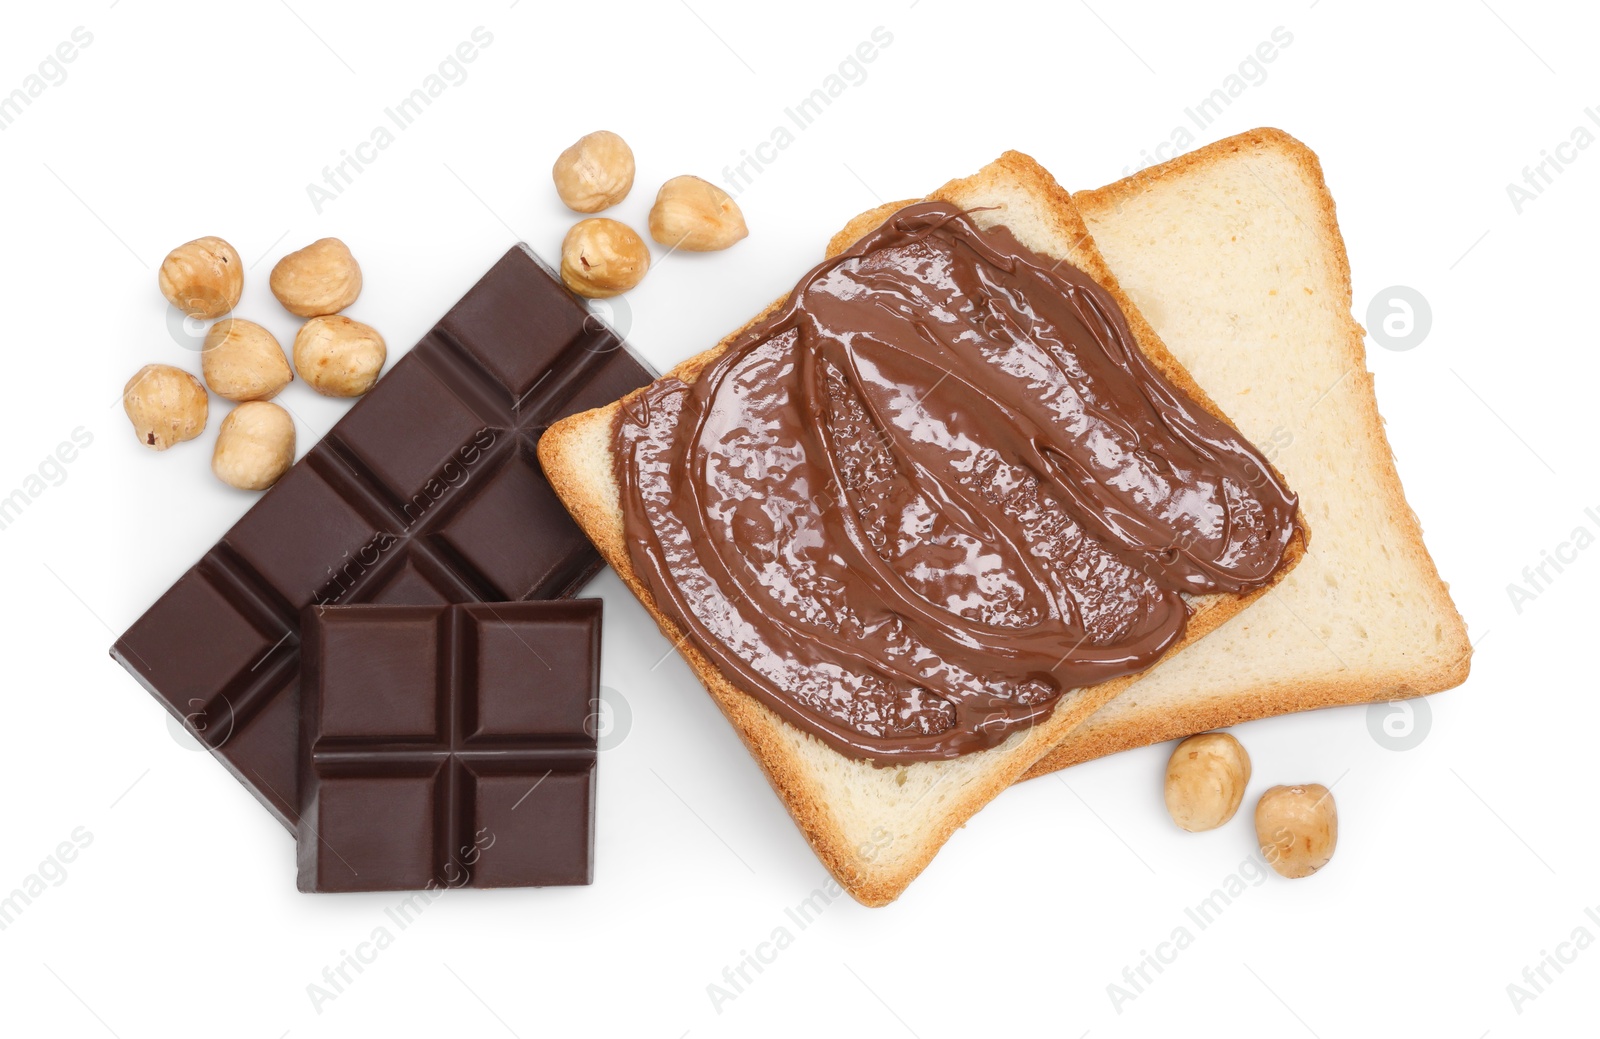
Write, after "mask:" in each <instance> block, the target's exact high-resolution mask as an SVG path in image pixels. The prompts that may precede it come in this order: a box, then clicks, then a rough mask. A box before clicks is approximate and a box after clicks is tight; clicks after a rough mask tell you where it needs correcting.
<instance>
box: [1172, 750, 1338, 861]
mask: <svg viewBox="0 0 1600 1039" xmlns="http://www.w3.org/2000/svg"><path fill="white" fill-rule="evenodd" d="M1249 782H1250V755H1248V754H1246V753H1245V750H1244V747H1242V746H1240V745H1239V741H1238V740H1236V739H1234V738H1233V737H1232V736H1230V735H1228V734H1227V733H1225V732H1203V733H1201V734H1200V735H1198V736H1190V737H1189V738H1188V739H1186V740H1184V741H1183V742H1182V743H1180V744H1178V746H1177V749H1176V750H1174V751H1173V752H1172V757H1171V758H1170V759H1169V760H1168V761H1167V785H1166V799H1167V812H1168V813H1169V814H1170V815H1171V816H1172V821H1173V822H1175V823H1177V824H1178V825H1179V826H1180V827H1182V828H1183V829H1185V830H1188V831H1190V832H1191V833H1198V832H1200V831H1203V830H1214V829H1216V828H1217V827H1219V826H1221V825H1222V824H1223V823H1225V822H1227V821H1228V820H1229V819H1232V818H1233V814H1234V813H1235V812H1237V811H1238V810H1239V803H1240V802H1241V801H1243V800H1244V790H1245V787H1246V786H1247V785H1248V784H1249ZM1256 841H1257V843H1258V844H1259V845H1260V847H1261V856H1262V858H1264V859H1266V861H1267V864H1268V865H1269V866H1271V867H1272V868H1273V869H1275V870H1277V871H1278V872H1279V873H1280V874H1282V875H1283V876H1285V877H1289V878H1291V879H1298V878H1300V877H1309V876H1310V875H1311V874H1313V873H1315V872H1316V871H1317V870H1319V869H1321V868H1322V867H1323V866H1326V865H1327V864H1328V860H1329V859H1331V858H1333V849H1334V845H1335V844H1337V843H1338V841H1339V813H1338V811H1337V810H1336V809H1335V807H1334V804H1333V794H1332V793H1331V792H1330V791H1329V790H1328V788H1327V787H1325V786H1323V785H1322V784H1321V783H1302V784H1296V785H1294V786H1275V787H1273V788H1272V789H1270V790H1268V791H1267V792H1266V793H1264V794H1262V795H1261V800H1260V801H1258V802H1257V803H1256Z"/></svg>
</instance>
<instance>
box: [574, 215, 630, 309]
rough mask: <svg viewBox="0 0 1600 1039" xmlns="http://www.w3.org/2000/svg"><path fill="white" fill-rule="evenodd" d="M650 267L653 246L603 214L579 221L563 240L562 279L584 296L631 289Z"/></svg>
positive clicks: (597, 297)
mask: <svg viewBox="0 0 1600 1039" xmlns="http://www.w3.org/2000/svg"><path fill="white" fill-rule="evenodd" d="M649 270H650V247H649V246H648V245H645V244H644V239H643V238H640V237H639V233H638V232H637V231H635V230H634V229H633V228H631V227H629V226H628V225H627V224H622V223H618V222H617V221H615V220H608V219H607V218H605V217H603V216H596V217H590V218H589V219H588V220H579V221H578V222H577V223H576V224H573V225H572V230H570V231H568V232H567V237H566V239H565V240H564V241H563V242H562V243H561V280H562V281H564V282H566V283H567V288H569V289H571V290H572V291H573V292H576V293H577V294H578V295H580V296H588V297H589V298H591V299H605V298H606V297H607V296H615V295H617V294H618V293H622V292H627V291H628V290H629V289H631V288H633V287H634V286H635V285H637V284H639V282H641V281H642V280H644V276H645V274H646V273H647V272H648V271H649Z"/></svg>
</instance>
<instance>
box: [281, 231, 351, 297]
mask: <svg viewBox="0 0 1600 1039" xmlns="http://www.w3.org/2000/svg"><path fill="white" fill-rule="evenodd" d="M267 283H268V284H269V285H270V286H271V287H272V294H273V295H274V296H277V297H278V302H279V303H282V304H283V309H285V310H287V311H288V312H289V313H291V314H294V315H297V316H299V317H321V316H323V315H324V314H337V313H338V312H339V311H341V310H343V309H344V308H345V307H348V306H349V305H350V304H352V303H354V302H355V301H356V297H357V296H359V295H361V265H360V264H358V263H356V258H355V257H354V256H351V255H350V250H349V248H348V247H347V246H346V245H345V244H344V243H343V242H341V241H339V239H337V238H319V239H317V240H316V241H314V242H312V243H311V244H310V245H308V246H306V247H305V248H304V249H301V250H299V251H298V252H292V253H290V254H289V255H288V256H285V257H284V258H283V259H281V260H279V261H278V263H277V266H275V267H273V268H272V275H271V276H270V277H269V278H268V279H267Z"/></svg>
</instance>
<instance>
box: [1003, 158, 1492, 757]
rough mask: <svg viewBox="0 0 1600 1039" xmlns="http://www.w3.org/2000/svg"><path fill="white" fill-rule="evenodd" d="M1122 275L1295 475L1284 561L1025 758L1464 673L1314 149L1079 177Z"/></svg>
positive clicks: (1172, 342)
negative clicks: (1196, 637) (1292, 561)
mask: <svg viewBox="0 0 1600 1039" xmlns="http://www.w3.org/2000/svg"><path fill="white" fill-rule="evenodd" d="M1073 202H1074V203H1075V204H1076V205H1077V208H1078V211H1079V213H1081V214H1082V216H1083V219H1084V221H1085V223H1086V224H1087V225H1088V228H1089V232H1090V233H1091V234H1092V235H1094V239H1095V242H1096V244H1097V245H1098V246H1099V248H1100V251H1101V254H1102V255H1103V256H1104V257H1105V258H1106V262H1107V263H1108V264H1110V266H1111V269H1112V270H1113V271H1114V272H1115V273H1116V275H1117V279H1118V281H1119V282H1120V283H1121V285H1122V287H1123V290H1124V291H1126V292H1127V294H1128V295H1129V296H1130V297H1131V298H1132V299H1133V301H1134V303H1135V304H1136V305H1137V306H1138V308H1139V311H1140V313H1142V314H1143V315H1144V316H1145V318H1146V319H1147V320H1149V322H1150V323H1151V324H1152V325H1153V326H1154V327H1155V330H1156V332H1157V333H1158V334H1159V335H1160V336H1161V339H1162V342H1164V343H1165V344H1166V345H1167V347H1168V349H1170V350H1171V351H1172V353H1173V354H1174V356H1176V357H1177V358H1178V360H1179V361H1181V362H1182V363H1183V365H1184V366H1185V367H1186V368H1188V369H1189V371H1190V372H1191V373H1193V375H1194V377H1195V379H1197V380H1198V381H1199V382H1200V383H1201V384H1202V385H1203V386H1205V388H1206V391H1207V392H1208V393H1210V394H1211V397H1212V399H1213V400H1215V401H1217V402H1218V403H1219V404H1220V405H1221V406H1222V408H1223V410H1225V411H1226V412H1227V414H1228V417H1229V419H1231V420H1232V421H1233V423H1234V424H1235V426H1236V427H1237V428H1238V429H1239V431H1240V432H1242V433H1244V434H1245V435H1246V436H1247V437H1249V438H1250V439H1251V440H1252V441H1253V442H1254V443H1256V444H1257V445H1258V446H1260V447H1262V448H1263V449H1264V450H1266V451H1267V452H1268V453H1269V457H1270V458H1271V459H1272V462H1273V464H1274V465H1275V466H1277V467H1278V469H1279V470H1281V471H1282V473H1283V474H1284V476H1285V477H1286V478H1287V479H1288V480H1289V483H1290V485H1291V486H1292V487H1294V489H1295V491H1296V493H1298V494H1299V495H1300V504H1301V508H1302V509H1303V510H1304V511H1305V512H1306V514H1307V515H1309V516H1311V517H1312V520H1313V523H1314V524H1315V527H1316V537H1315V538H1313V539H1312V540H1311V543H1310V545H1309V546H1308V547H1307V550H1306V555H1305V557H1304V558H1303V559H1302V560H1301V561H1300V565H1299V566H1298V567H1296V568H1295V571H1294V572H1293V573H1292V574H1289V575H1288V576H1287V577H1285V578H1284V580H1283V582H1282V583H1281V584H1279V585H1278V586H1277V587H1275V588H1274V589H1273V590H1272V592H1271V593H1270V594H1268V595H1267V596H1265V597H1263V598H1262V600H1261V601H1260V602H1259V603H1257V604H1256V605H1254V606H1252V607H1251V608H1250V609H1248V610H1245V611H1243V612H1241V613H1240V614H1239V615H1238V616H1236V617H1234V618H1232V619H1231V620H1229V621H1228V622H1227V623H1226V624H1224V625H1223V626H1222V627H1221V628H1219V629H1218V630H1217V631H1215V632H1213V633H1212V634H1211V635H1209V636H1208V637H1207V638H1206V639H1205V640H1204V641H1202V642H1199V643H1197V644H1195V645H1193V646H1189V647H1187V648H1185V649H1184V650H1182V651H1181V652H1179V653H1174V654H1172V655H1171V656H1169V657H1168V658H1167V659H1165V660H1163V661H1162V662H1161V664H1160V666H1158V667H1155V668H1152V669H1151V670H1150V671H1148V672H1146V673H1145V674H1143V675H1142V676H1140V678H1139V679H1138V681H1136V682H1134V683H1133V684H1132V685H1131V687H1129V688H1128V689H1127V690H1126V691H1125V692H1123V693H1122V694H1120V695H1119V696H1117V698H1116V699H1114V700H1112V701H1111V702H1110V703H1108V704H1107V705H1106V706H1104V707H1102V708H1101V709H1100V710H1099V711H1097V712H1095V714H1094V715H1093V716H1092V717H1090V719H1089V720H1088V721H1087V722H1086V723H1084V724H1083V725H1081V726H1079V727H1078V728H1076V729H1074V730H1073V731H1072V732H1071V733H1070V734H1069V735H1068V736H1067V737H1066V738H1065V739H1064V740H1062V742H1061V743H1059V744H1058V745H1057V746H1056V748H1055V749H1054V750H1052V751H1051V752H1050V753H1049V754H1048V755H1046V756H1045V757H1044V758H1043V759H1042V760H1041V761H1040V762H1039V763H1038V764H1036V765H1035V766H1034V767H1033V768H1032V769H1031V770H1030V771H1029V772H1028V775H1029V776H1030V777H1031V776H1037V775H1042V774H1044V773H1046V772H1050V771H1054V770H1055V769H1059V768H1065V767H1066V766H1068V765H1073V764H1077V763H1078V762H1080V761H1087V760H1090V759H1092V758H1097V757H1100V756H1102V755H1105V754H1111V753H1114V752H1116V751H1119V750H1126V749H1129V748H1132V747H1142V746H1145V745H1146V744H1150V743H1156V742H1160V741H1162V740H1170V739H1177V738H1180V737H1184V736H1188V735H1191V734H1193V733H1196V732H1204V731H1206V730H1208V729H1214V728H1220V727H1223V726H1227V725H1234V724H1237V723H1239V722H1244V721H1249V720H1251V719H1254V718H1264V717H1268V716H1271V715H1276V714H1286V713H1288V712H1290V711H1303V710H1307V709H1310V708H1315V707H1330V706H1337V705H1340V704H1357V703H1369V702H1375V701H1384V700H1400V699H1405V698H1407V697H1413V696H1421V695H1423V694H1426V693H1433V692H1438V691H1439V690H1443V689H1449V688H1451V687H1453V686H1457V685H1460V684H1461V683H1462V682H1463V681H1465V680H1466V677H1467V671H1468V669H1469V667H1470V663H1471V660H1470V658H1471V655H1472V649H1471V646H1470V645H1469V643H1468V641H1467V630H1466V625H1465V624H1464V623H1463V621H1462V619H1461V616H1460V614H1459V613H1457V611H1456V608H1455V605H1454V604H1453V603H1452V602H1451V600H1450V593H1449V590H1448V587H1447V586H1446V585H1445V583H1444V582H1443V581H1442V580H1441V579H1440V577H1439V572H1438V570H1437V568H1435V566H1434V563H1433V559H1432V558H1431V557H1430V556H1429V555H1428V550H1427V548H1426V546H1424V545H1423V543H1422V528H1421V525H1420V524H1419V523H1418V521H1417V517H1416V515H1415V514H1414V513H1413V512H1412V511H1411V507H1410V506H1409V505H1408V504H1407V503H1406V499H1405V495H1404V493H1403V491H1402V489H1401V486H1400V477H1399V474H1398V473H1397V472H1396V470H1395V462H1394V457H1393V455H1392V453H1391V452H1390V449H1389V442H1388V439H1387V438H1386V437H1385V436H1384V431H1383V418H1382V416H1380V415H1379V414H1378V404H1377V399H1376V397H1375V396H1374V393H1373V379H1372V375H1371V374H1370V373H1369V372H1368V371H1367V366H1366V355H1365V351H1364V349H1363V338H1364V333H1363V331H1362V329H1361V326H1359V325H1358V324H1356V322H1355V321H1354V320H1353V319H1352V318H1351V316H1350V265H1349V260H1348V258H1347V256H1346V255H1345V249H1344V240H1343V238H1342V237H1341V236H1340V234H1339V225H1338V223H1337V221H1336V220H1335V214H1334V205H1333V198H1332V196H1331V195H1330V194H1329V193H1328V188H1327V185H1326V183H1325V182H1324V181H1323V177H1322V166H1321V164H1320V163H1319V162H1318V160H1317V157H1316V155H1315V154H1313V153H1312V151H1311V150H1310V149H1309V148H1307V147H1306V146H1305V145H1303V144H1301V143H1300V142H1299V141H1297V140H1295V139H1294V138H1293V137H1290V136H1289V135H1288V134H1285V133H1283V132H1282V131H1279V130H1271V129H1263V130H1253V131H1250V132H1248V133H1244V134H1240V135H1238V136H1236V137H1230V138H1228V139H1226V140H1223V141H1219V142H1217V143H1216V144H1212V145H1209V146H1207V147H1205V148H1201V149H1199V150H1198V151H1195V152H1193V153H1191V154H1189V155H1184V156H1181V157H1179V158H1177V159H1174V160H1172V161H1171V162H1167V163H1164V164H1162V165H1160V166H1156V167H1153V168H1151V169H1148V170H1145V171H1144V172H1142V173H1139V174H1137V175H1135V176H1133V177H1129V178H1128V179H1126V180H1122V181H1119V182H1117V183H1115V184H1112V185H1110V186H1108V187H1104V188H1100V189H1098V190H1095V191H1083V192H1078V193H1076V194H1075V195H1073Z"/></svg>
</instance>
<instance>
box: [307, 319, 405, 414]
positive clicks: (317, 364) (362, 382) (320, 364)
mask: <svg viewBox="0 0 1600 1039" xmlns="http://www.w3.org/2000/svg"><path fill="white" fill-rule="evenodd" d="M388 356H389V351H388V348H387V347H386V346H384V342H383V336H381V335H379V334H378V330H377V329H375V328H373V327H372V326H371V325H364V324H362V323H361V322H359V321H352V320H351V319H349V318H347V317H344V316H343V315H341V314H333V315H330V316H327V317H314V318H312V319H311V320H310V321H307V322H306V323H305V324H304V325H303V326H301V328H300V332H299V334H297V335H296V336H295V337H294V370H295V371H297V372H299V373H300V378H302V379H304V380H305V381H306V383H307V384H308V385H309V386H310V387H311V388H312V389H314V390H316V391H317V392H318V393H320V394H322V395H323V396H325V397H359V396H361V395H362V394H363V393H365V392H367V391H368V390H370V389H372V384H373V383H375V382H377V381H378V373H379V372H380V371H382V370H383V362H384V359H385V358H387V357H388Z"/></svg>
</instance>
